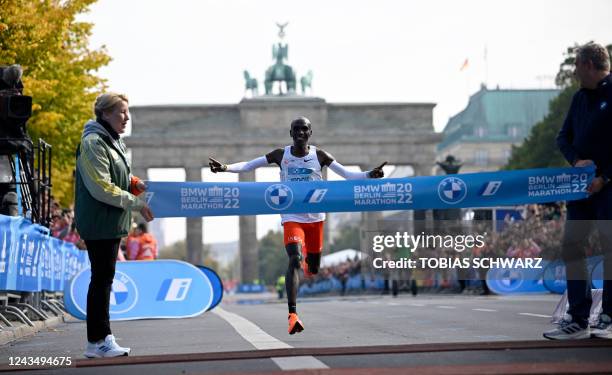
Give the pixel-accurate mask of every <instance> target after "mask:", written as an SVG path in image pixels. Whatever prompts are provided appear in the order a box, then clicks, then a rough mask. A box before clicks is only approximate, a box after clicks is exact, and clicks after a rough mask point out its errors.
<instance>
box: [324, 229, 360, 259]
mask: <svg viewBox="0 0 612 375" xmlns="http://www.w3.org/2000/svg"><path fill="white" fill-rule="evenodd" d="M360 233H361V232H360V231H359V227H357V226H355V225H347V226H343V227H341V228H340V233H339V234H338V236H337V237H336V238H334V242H333V243H332V244H331V245H330V246H329V252H330V253H335V252H336V251H340V250H345V249H355V250H359V248H360V247H361V239H360V236H361V234H360Z"/></svg>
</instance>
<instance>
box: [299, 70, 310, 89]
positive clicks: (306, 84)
mask: <svg viewBox="0 0 612 375" xmlns="http://www.w3.org/2000/svg"><path fill="white" fill-rule="evenodd" d="M300 84H301V86H302V95H306V89H310V92H311V94H312V70H309V71H308V73H306V75H305V76H303V77H302V78H300Z"/></svg>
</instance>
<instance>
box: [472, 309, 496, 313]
mask: <svg viewBox="0 0 612 375" xmlns="http://www.w3.org/2000/svg"><path fill="white" fill-rule="evenodd" d="M472 310H474V311H484V312H496V311H497V310H493V309H472Z"/></svg>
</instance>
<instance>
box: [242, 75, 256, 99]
mask: <svg viewBox="0 0 612 375" xmlns="http://www.w3.org/2000/svg"><path fill="white" fill-rule="evenodd" d="M248 90H251V96H257V95H259V88H258V84H257V78H251V75H250V74H249V72H248V70H245V71H244V91H245V92H246V91H248Z"/></svg>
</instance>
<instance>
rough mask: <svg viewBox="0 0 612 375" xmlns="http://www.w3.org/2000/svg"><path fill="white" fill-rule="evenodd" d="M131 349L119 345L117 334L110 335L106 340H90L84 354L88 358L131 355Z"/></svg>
mask: <svg viewBox="0 0 612 375" xmlns="http://www.w3.org/2000/svg"><path fill="white" fill-rule="evenodd" d="M130 350H131V349H130V348H123V347H121V346H119V345H117V342H116V341H115V336H113V335H108V336H106V338H105V339H104V340H100V341H98V342H88V343H87V349H86V350H85V353H84V355H85V357H87V358H109V357H121V356H127V355H129V354H130Z"/></svg>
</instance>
